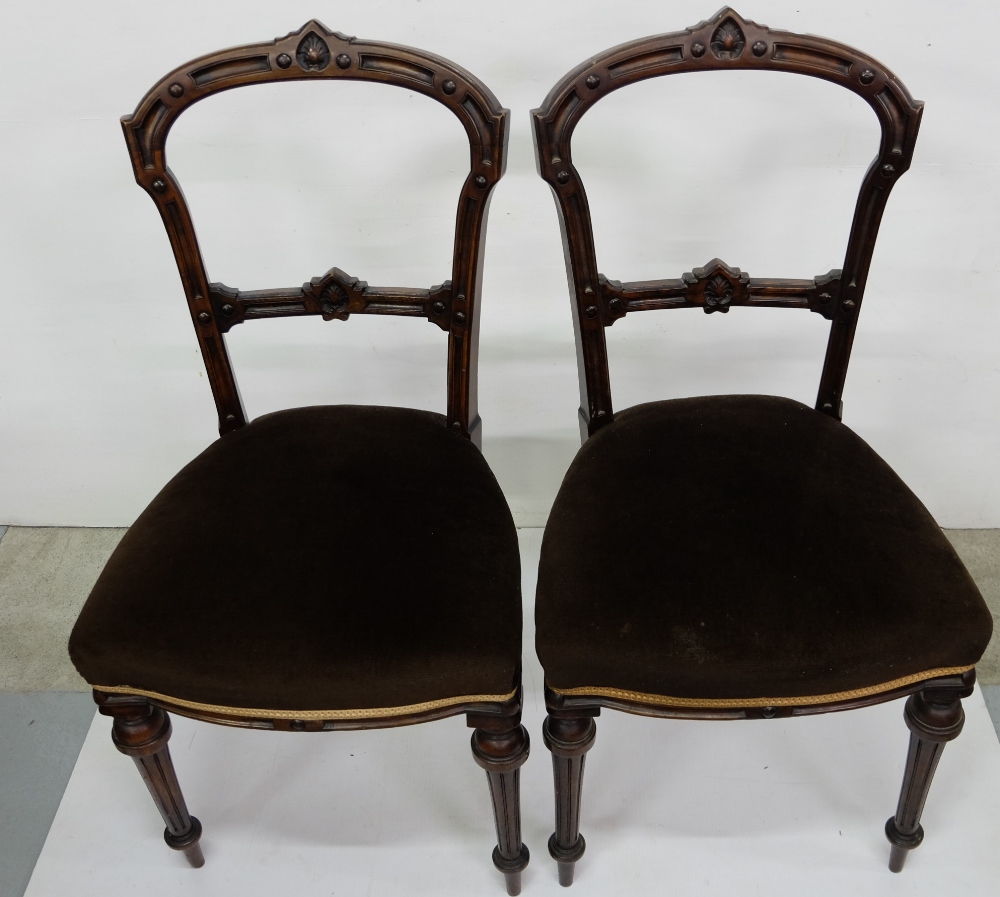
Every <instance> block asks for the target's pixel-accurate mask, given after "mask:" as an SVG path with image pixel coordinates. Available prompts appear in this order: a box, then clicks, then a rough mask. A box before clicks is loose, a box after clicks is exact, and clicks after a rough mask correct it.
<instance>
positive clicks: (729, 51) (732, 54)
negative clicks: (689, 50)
mask: <svg viewBox="0 0 1000 897" xmlns="http://www.w3.org/2000/svg"><path fill="white" fill-rule="evenodd" d="M744 46H746V38H745V37H744V36H743V32H742V31H740V26H739V25H737V24H736V22H734V21H733V20H732V19H726V21H725V22H723V23H722V24H721V25H720V26H719V27H718V28H716V29H715V34H713V35H712V52H713V53H714V54H715V55H716V56H717V57H718V58H719V59H739V57H740V54H741V53H742V52H743V47H744Z"/></svg>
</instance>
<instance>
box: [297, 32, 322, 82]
mask: <svg viewBox="0 0 1000 897" xmlns="http://www.w3.org/2000/svg"><path fill="white" fill-rule="evenodd" d="M295 58H296V59H297V60H298V63H299V65H300V66H302V68H304V69H305V70H306V71H307V72H321V71H323V69H325V68H326V67H327V66H328V65H329V64H330V48H329V47H328V46H327V45H326V41H325V40H323V38H321V37H320V36H319V35H318V34H317V33H316V32H315V31H310V32H309V33H308V34H307V35H306V36H305V37H304V38H302V42H301V43H300V44H299V48H298V49H297V50H296V51H295Z"/></svg>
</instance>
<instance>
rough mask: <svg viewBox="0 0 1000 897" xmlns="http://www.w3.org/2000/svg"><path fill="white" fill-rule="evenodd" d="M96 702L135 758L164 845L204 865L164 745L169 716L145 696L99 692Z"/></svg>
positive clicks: (118, 743)
mask: <svg viewBox="0 0 1000 897" xmlns="http://www.w3.org/2000/svg"><path fill="white" fill-rule="evenodd" d="M95 697H96V696H95ZM98 705H99V708H100V712H101V713H103V714H104V715H105V716H110V717H113V720H114V722H113V725H112V730H111V738H112V740H113V741H114V743H115V747H117V748H118V750H120V751H121V752H122V753H123V754H127V755H128V756H130V757H131V758H132V759H133V760H134V761H135V765H136V767H137V768H138V770H139V775H141V776H142V780H143V781H144V782H145V783H146V787H147V788H148V789H149V793H150V795H151V796H152V798H153V802H154V803H155V804H156V809H157V810H159V811H160V816H162V817H163V821H164V822H165V823H166V826H167V827H166V829H165V830H164V832H163V839H164V840H165V841H166V842H167V846H168V847H172V848H173V849H174V850H180V851H182V852H183V854H184V857H185V858H186V859H187V861H188V862H189V863H190V864H191V865H192V866H194V868H196V869H198V868H200V867H202V866H204V865H205V857H204V855H203V854H202V852H201V845H200V844H199V843H198V842H199V840H200V839H201V823H200V822H199V821H198V820H197V818H195V817H194V816H192V815H191V814H190V813H188V808H187V805H186V804H185V803H184V795H183V794H181V787H180V785H179V784H178V783H177V774H176V773H175V772H174V764H173V762H172V761H171V759H170V748H169V747H167V742H168V741H169V739H170V731H171V727H170V717H169V716H168V715H167V714H166V713H165V712H164V711H163V710H161V709H160V708H159V707H154V706H153V705H152V704H150V703H149V702H148V701H146V700H145V699H143V698H139V697H134V696H131V695H129V696H119V695H114V696H110V695H101V696H100V697H99V698H98Z"/></svg>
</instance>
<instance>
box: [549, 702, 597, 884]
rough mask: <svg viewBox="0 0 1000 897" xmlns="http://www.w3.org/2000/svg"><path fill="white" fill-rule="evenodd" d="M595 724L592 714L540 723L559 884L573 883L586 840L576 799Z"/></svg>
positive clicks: (552, 849) (551, 849) (551, 850)
mask: <svg viewBox="0 0 1000 897" xmlns="http://www.w3.org/2000/svg"><path fill="white" fill-rule="evenodd" d="M596 735H597V724H596V723H595V722H594V720H593V718H592V717H589V716H588V717H583V718H579V719H562V718H560V717H555V716H547V717H546V718H545V722H544V723H543V724H542V737H543V738H544V740H545V746H546V747H547V748H548V749H549V750H550V751H551V752H552V775H553V779H554V782H555V791H556V830H555V832H554V833H553V835H552V837H551V838H549V854H550V856H551V857H552V859H554V860H555V861H556V862H557V863H558V864H559V884H561V885H562V886H563V887H564V888H568V887H569V886H570V885H571V884H573V870H574V869H575V868H576V861H577V860H578V859H580V857H582V856H583V852H584V850H586V848H587V842H586V841H584V839H583V835H581V834H580V801H581V799H582V796H583V767H584V762H585V761H586V759H587V756H586V755H587V751H589V750H590V748H591V747H592V746H593V744H594V738H595V737H596Z"/></svg>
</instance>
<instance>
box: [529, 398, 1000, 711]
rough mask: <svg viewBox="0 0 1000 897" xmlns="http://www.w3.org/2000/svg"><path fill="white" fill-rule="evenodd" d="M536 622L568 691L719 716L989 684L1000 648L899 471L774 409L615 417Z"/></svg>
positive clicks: (723, 403)
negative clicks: (976, 672)
mask: <svg viewBox="0 0 1000 897" xmlns="http://www.w3.org/2000/svg"><path fill="white" fill-rule="evenodd" d="M535 615H536V622H537V649H538V656H539V658H540V659H541V661H542V665H543V666H544V668H545V675H546V680H547V682H548V683H549V685H551V686H552V687H553V688H555V689H556V690H559V691H567V690H572V689H582V690H583V692H586V690H587V689H592V690H593V689H604V690H606V691H607V690H620V691H622V692H637V693H641V694H646V695H658V696H672V697H677V698H679V699H683V700H684V701H685V702H693V703H694V704H697V703H698V702H704V704H705V705H706V706H711V705H713V704H714V703H716V702H720V701H721V702H723V703H724V702H726V701H729V700H733V701H734V702H736V703H737V704H738V703H739V702H741V701H745V700H746V699H751V700H753V701H754V702H755V703H769V701H768V699H770V698H792V697H794V698H812V699H813V700H812V701H803V703H810V702H811V703H819V702H821V701H822V700H829V699H831V698H830V697H829V696H831V695H841V696H843V693H848V692H854V691H855V690H868V691H871V690H874V691H878V690H879V689H883V690H887V689H888V687H890V686H889V683H893V682H897V681H898V680H900V679H906V678H907V677H914V676H921V675H922V674H925V673H927V672H928V671H936V670H944V669H952V668H957V667H968V666H969V665H972V664H975V663H976V661H978V660H979V658H980V656H981V655H982V653H983V651H984V650H985V649H986V645H987V643H988V642H989V639H990V633H991V631H992V618H991V615H990V612H989V610H988V609H987V607H986V604H985V602H984V601H983V599H982V596H981V595H980V594H979V591H978V590H977V588H976V586H975V584H974V583H973V581H972V579H971V577H970V576H969V574H968V573H967V571H966V570H965V567H964V566H963V565H962V562H961V561H960V560H959V558H958V556H957V555H956V554H955V551H954V550H953V549H952V547H951V545H950V544H949V542H948V541H947V539H946V538H945V537H944V535H943V534H942V532H941V530H940V528H939V527H938V526H937V524H936V523H935V522H934V520H933V518H932V517H931V515H930V514H929V513H928V511H927V509H926V508H925V507H924V506H923V505H922V504H921V503H920V501H919V500H918V499H917V498H916V496H914V495H913V493H912V492H911V491H910V490H909V489H908V488H907V487H906V485H905V484H904V483H903V482H902V480H900V479H899V477H898V476H896V474H895V473H894V472H893V471H892V470H891V469H890V468H889V466H888V465H887V464H886V463H885V462H884V461H883V460H882V459H881V458H880V457H879V456H878V455H877V454H875V452H874V451H873V450H872V449H871V448H870V447H869V446H868V445H867V444H866V443H865V442H864V441H863V440H862V439H860V438H859V437H858V436H857V435H856V434H855V433H853V432H852V431H851V430H850V429H848V428H847V427H846V426H844V425H843V424H842V423H840V422H838V421H836V420H834V419H833V418H831V417H829V416H827V415H825V414H821V413H819V412H817V411H814V410H812V409H811V408H808V407H807V406H805V405H802V404H800V403H798V402H794V401H791V400H789V399H782V398H776V397H772V396H709V397H702V398H694V399H678V400H673V401H666V402H655V403H651V404H646V405H639V406H636V407H634V408H629V409H627V410H625V411H622V412H619V413H617V414H616V415H615V419H614V421H613V422H612V423H611V424H609V425H607V426H606V427H604V428H603V429H601V430H600V431H598V432H597V433H596V434H595V435H594V436H593V437H592V438H590V439H589V440H588V441H587V442H586V443H585V444H584V446H583V447H582V448H581V449H580V452H579V453H578V455H577V456H576V459H575V460H574V462H573V464H572V466H571V467H570V469H569V472H568V473H567V474H566V477H565V479H564V480H563V484H562V487H561V489H560V490H559V495H558V497H557V498H556V502H555V506H554V507H553V509H552V514H551V516H550V517H549V521H548V525H547V526H546V529H545V537H544V541H543V544H542V553H541V564H540V568H539V576H538V594H537V602H536V611H535ZM925 678H928V677H925ZM583 692H577V693H583ZM608 693H610V692H608Z"/></svg>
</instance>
